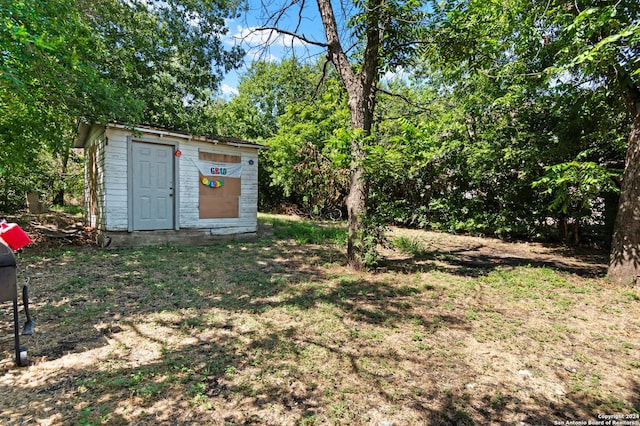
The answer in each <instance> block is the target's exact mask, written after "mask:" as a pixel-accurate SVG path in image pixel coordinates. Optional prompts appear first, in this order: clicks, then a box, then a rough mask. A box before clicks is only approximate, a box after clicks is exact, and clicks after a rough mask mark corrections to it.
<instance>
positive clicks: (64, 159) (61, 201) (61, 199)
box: [53, 149, 70, 206]
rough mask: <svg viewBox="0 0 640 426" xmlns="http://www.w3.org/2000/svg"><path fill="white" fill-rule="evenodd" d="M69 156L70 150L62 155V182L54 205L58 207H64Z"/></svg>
mask: <svg viewBox="0 0 640 426" xmlns="http://www.w3.org/2000/svg"><path fill="white" fill-rule="evenodd" d="M69 155H70V149H66V150H64V152H63V154H62V170H61V171H60V182H59V183H58V187H57V188H56V192H55V194H54V196H53V204H54V205H56V206H64V184H65V182H64V180H65V179H66V177H67V170H68V167H69Z"/></svg>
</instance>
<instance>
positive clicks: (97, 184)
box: [84, 127, 105, 230]
mask: <svg viewBox="0 0 640 426" xmlns="http://www.w3.org/2000/svg"><path fill="white" fill-rule="evenodd" d="M104 140H105V139H104V128H101V127H95V128H93V129H91V132H90V134H89V136H88V138H87V144H86V149H85V156H86V157H85V163H84V178H85V182H86V185H85V188H84V209H85V212H86V218H87V222H88V225H89V226H91V227H94V228H96V229H99V230H104V229H105V223H104V220H105V194H104Z"/></svg>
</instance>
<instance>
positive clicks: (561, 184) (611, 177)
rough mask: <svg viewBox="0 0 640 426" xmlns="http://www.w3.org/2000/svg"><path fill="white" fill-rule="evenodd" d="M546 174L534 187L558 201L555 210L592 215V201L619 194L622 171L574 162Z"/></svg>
mask: <svg viewBox="0 0 640 426" xmlns="http://www.w3.org/2000/svg"><path fill="white" fill-rule="evenodd" d="M545 171H546V174H545V175H544V176H543V177H542V178H541V179H539V180H537V181H535V182H533V184H532V186H533V187H534V188H538V187H540V188H541V189H544V193H547V194H551V195H553V196H554V197H555V198H554V199H553V202H552V203H551V205H550V206H549V208H550V209H551V210H554V211H557V212H561V213H563V214H577V215H579V216H583V215H585V214H586V215H589V214H590V202H591V201H592V200H594V199H595V198H596V197H598V196H599V195H600V194H602V193H604V192H613V193H619V192H620V190H619V188H618V186H617V185H616V183H615V181H617V180H619V179H620V176H621V174H622V171H621V170H610V169H607V168H605V167H602V166H600V165H598V164H596V163H594V162H590V161H588V162H580V161H570V162H567V163H561V164H555V165H553V166H547V167H545Z"/></svg>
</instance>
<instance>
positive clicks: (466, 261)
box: [380, 245, 607, 278]
mask: <svg viewBox="0 0 640 426" xmlns="http://www.w3.org/2000/svg"><path fill="white" fill-rule="evenodd" d="M483 249H484V246H482V245H476V246H474V247H469V248H460V249H455V250H447V251H443V250H420V251H418V252H416V253H415V254H414V255H413V256H410V257H407V258H403V259H393V260H385V261H383V262H381V265H380V267H381V270H389V271H400V272H404V273H411V272H417V271H421V272H428V271H432V270H441V271H444V272H447V273H452V274H456V275H460V276H466V277H478V276H481V275H485V274H486V273H487V272H490V271H491V270H493V269H496V268H504V267H511V268H515V267H519V266H531V267H537V268H550V269H553V270H556V271H559V272H566V273H570V274H576V275H578V276H580V277H583V278H602V277H604V276H605V275H606V273H607V265H606V264H605V262H606V256H605V255H604V254H597V255H594V254H592V253H590V254H584V255H581V254H579V253H577V252H572V253H571V254H573V255H574V257H575V259H576V260H575V261H572V260H571V259H570V258H567V257H563V256H562V255H561V254H557V255H554V256H549V255H547V256H535V255H532V256H528V255H527V256H525V255H523V256H514V255H503V254H500V253H493V254H489V253H486V251H487V250H483Z"/></svg>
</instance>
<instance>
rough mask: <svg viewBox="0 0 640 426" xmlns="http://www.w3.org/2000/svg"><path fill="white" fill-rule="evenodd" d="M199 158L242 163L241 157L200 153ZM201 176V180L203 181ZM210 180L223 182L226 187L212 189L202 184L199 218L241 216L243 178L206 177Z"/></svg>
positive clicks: (217, 161)
mask: <svg viewBox="0 0 640 426" xmlns="http://www.w3.org/2000/svg"><path fill="white" fill-rule="evenodd" d="M198 158H199V159H200V160H203V161H211V162H215V163H240V162H241V161H242V157H240V156H239V155H229V154H217V153H212V152H199V154H198ZM202 177H203V176H202V175H200V179H202ZM204 177H207V178H208V179H210V180H223V181H224V185H223V186H221V187H219V188H211V187H209V186H205V185H203V184H202V183H198V186H199V188H200V189H199V201H200V202H199V204H200V209H199V217H200V219H217V218H221V219H222V218H237V217H239V216H240V213H239V211H240V209H239V202H240V195H241V193H242V178H228V177H221V176H204Z"/></svg>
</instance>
